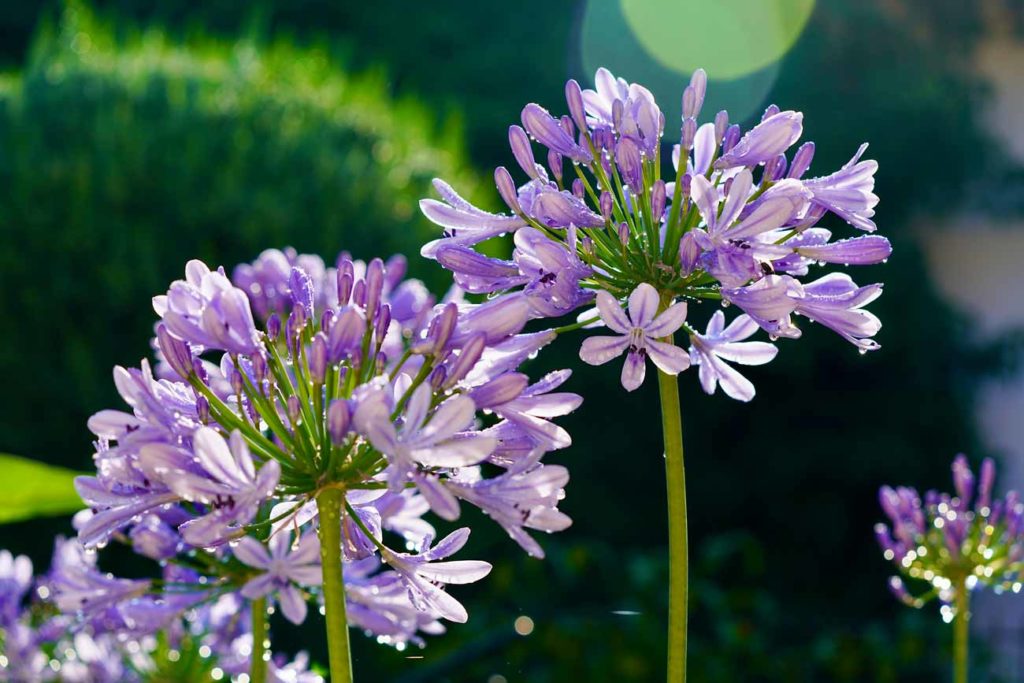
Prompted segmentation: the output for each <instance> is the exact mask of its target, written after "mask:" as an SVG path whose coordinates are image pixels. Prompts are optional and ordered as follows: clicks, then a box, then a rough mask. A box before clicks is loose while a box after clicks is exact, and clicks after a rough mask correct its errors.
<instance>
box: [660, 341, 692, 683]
mask: <svg viewBox="0 0 1024 683" xmlns="http://www.w3.org/2000/svg"><path fill="white" fill-rule="evenodd" d="M665 341H668V342H671V341H672V340H671V338H669V339H666V340H665ZM658 390H659V393H660V396H661V426H662V431H663V434H664V439H665V480H666V483H667V486H668V557H669V593H668V678H667V680H668V683H684V682H685V681H686V616H687V605H686V603H687V592H688V572H689V557H688V552H689V551H688V549H687V538H686V471H685V470H684V468H683V423H682V415H681V413H680V409H679V383H678V381H677V380H676V378H675V377H674V376H672V375H666V374H665V373H663V372H661V371H660V370H659V371H658Z"/></svg>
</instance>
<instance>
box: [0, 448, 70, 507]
mask: <svg viewBox="0 0 1024 683" xmlns="http://www.w3.org/2000/svg"><path fill="white" fill-rule="evenodd" d="M0 472H2V473H3V476H2V477H0V524H7V523H10V522H17V521H21V520H24V519H33V518H37V517H46V516H50V515H69V514H72V513H75V512H78V511H79V510H81V509H82V500H81V499H80V498H79V497H78V493H76V492H75V487H74V485H73V482H74V479H75V477H76V476H78V474H79V473H78V472H73V471H71V470H68V469H64V468H63V467H53V466H51V465H46V464H45V463H42V462H39V461H38V460H29V459H28V458H21V457H18V456H16V455H6V454H4V453H0Z"/></svg>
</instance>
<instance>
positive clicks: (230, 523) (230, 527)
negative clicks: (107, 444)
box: [141, 427, 281, 547]
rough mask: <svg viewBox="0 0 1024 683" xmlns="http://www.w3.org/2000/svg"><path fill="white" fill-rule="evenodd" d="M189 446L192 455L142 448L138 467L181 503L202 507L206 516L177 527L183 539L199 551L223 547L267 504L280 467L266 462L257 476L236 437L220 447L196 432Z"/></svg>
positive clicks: (204, 430)
mask: <svg viewBox="0 0 1024 683" xmlns="http://www.w3.org/2000/svg"><path fill="white" fill-rule="evenodd" d="M193 444H194V451H193V454H189V453H188V452H186V451H183V450H181V449H180V448H175V447H172V446H167V445H163V444H150V445H148V446H144V447H143V449H142V453H141V460H142V465H143V467H144V468H145V469H146V470H147V471H148V472H151V473H152V475H153V478H154V479H156V480H158V481H161V482H163V483H164V484H166V486H167V487H168V488H169V489H170V490H171V491H173V492H174V493H176V494H177V495H178V497H180V498H181V499H182V500H187V501H191V502H193V503H200V504H202V505H204V506H205V507H206V513H205V514H203V515H202V516H200V517H197V518H195V519H192V520H189V521H187V522H185V523H184V524H182V525H181V526H180V527H178V530H179V531H180V532H181V535H182V538H184V539H185V540H186V541H187V542H188V543H190V544H192V545H195V546H201V547H209V546H215V545H219V544H221V543H226V542H227V541H229V540H231V539H232V538H235V537H237V536H239V535H240V533H241V528H240V527H241V526H242V525H244V524H247V523H249V522H250V521H252V518H253V517H254V516H255V514H256V510H257V509H258V508H259V506H260V505H261V504H262V503H263V502H265V501H266V500H268V499H269V498H270V495H271V494H272V493H273V491H274V488H275V487H276V486H277V482H278V479H279V478H280V476H281V465H280V463H278V462H277V461H276V460H269V461H267V462H265V463H264V464H263V465H262V466H261V467H260V468H259V471H257V470H256V466H255V463H254V462H253V459H252V455H251V453H250V452H249V447H248V445H247V444H246V442H245V440H244V439H243V438H242V435H241V433H240V432H238V431H235V432H232V433H231V436H230V438H229V439H228V441H225V440H224V437H222V436H221V435H220V434H218V433H217V432H216V431H215V430H213V429H210V428H209V427H200V428H199V429H198V430H196V433H195V435H194V437H193Z"/></svg>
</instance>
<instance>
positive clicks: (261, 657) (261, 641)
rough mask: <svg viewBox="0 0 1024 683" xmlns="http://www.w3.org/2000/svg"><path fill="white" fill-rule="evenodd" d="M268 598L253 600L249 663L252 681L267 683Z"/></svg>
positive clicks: (254, 682) (253, 682)
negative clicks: (250, 660)
mask: <svg viewBox="0 0 1024 683" xmlns="http://www.w3.org/2000/svg"><path fill="white" fill-rule="evenodd" d="M266 655H267V599H266V598H265V597H263V598H257V599H255V600H253V601H252V663H251V664H250V665H249V680H250V681H251V682H252V683H266V680H267V660H266Z"/></svg>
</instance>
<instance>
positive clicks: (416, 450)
mask: <svg viewBox="0 0 1024 683" xmlns="http://www.w3.org/2000/svg"><path fill="white" fill-rule="evenodd" d="M432 395H433V394H432V392H431V389H430V387H428V386H426V385H423V386H420V387H418V388H417V389H416V390H415V391H413V393H412V397H411V398H410V399H409V403H408V405H407V406H406V408H405V411H404V416H405V418H404V420H403V422H402V426H401V429H398V428H396V427H395V425H394V424H393V423H392V420H391V413H392V411H393V410H394V408H393V406H392V404H391V402H390V401H389V400H388V399H387V396H386V393H385V391H378V392H374V393H373V394H371V395H369V396H367V397H366V398H364V399H363V400H361V401H360V402H359V407H358V408H356V412H355V415H354V416H353V424H354V425H355V427H356V429H357V430H359V432H360V433H361V434H363V435H364V436H366V438H367V439H368V440H369V441H370V443H372V444H373V446H374V447H375V448H377V449H378V450H380V451H381V452H382V453H385V454H387V455H388V456H390V457H391V458H392V472H391V475H390V477H389V481H390V482H391V484H392V490H397V489H398V488H399V487H400V486H401V485H402V484H403V483H404V482H405V478H406V477H407V476H408V474H409V473H410V471H412V470H413V469H414V468H415V467H416V465H417V464H419V465H424V466H427V467H465V466H466V465H475V464H476V463H478V462H480V461H481V460H483V459H484V458H486V457H487V455H488V454H489V453H490V452H491V451H492V450H494V445H495V444H494V440H493V439H491V438H490V437H487V436H483V435H480V434H472V433H470V434H462V435H460V432H463V431H464V430H466V429H467V428H468V427H469V426H470V425H471V424H472V422H473V420H474V419H475V413H476V406H475V405H474V404H473V401H472V399H470V398H468V397H466V396H454V397H452V398H450V399H448V400H447V401H445V402H444V403H442V404H441V405H439V406H438V407H437V408H436V409H434V410H431V406H430V403H431V398H432Z"/></svg>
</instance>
